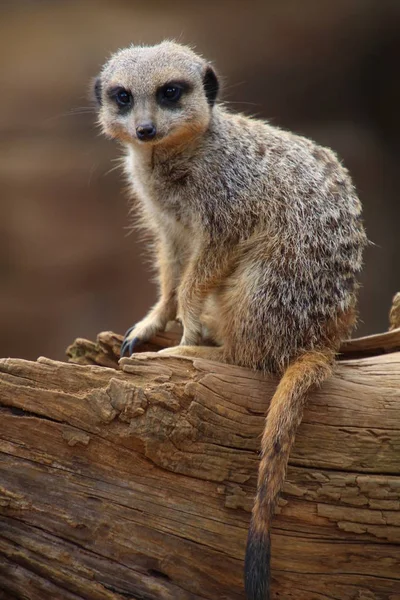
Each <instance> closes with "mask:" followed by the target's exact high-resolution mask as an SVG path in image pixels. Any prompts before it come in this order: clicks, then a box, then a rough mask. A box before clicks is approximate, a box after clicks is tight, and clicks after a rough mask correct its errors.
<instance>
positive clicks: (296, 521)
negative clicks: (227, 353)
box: [0, 329, 400, 600]
mask: <svg viewBox="0 0 400 600" xmlns="http://www.w3.org/2000/svg"><path fill="white" fill-rule="evenodd" d="M178 335H179V334H178V333H177V332H176V331H172V332H170V333H168V334H163V335H162V336H158V337H157V338H155V339H154V340H152V342H151V344H149V345H147V346H146V347H145V348H144V349H145V350H156V349H158V348H160V347H162V346H165V345H168V344H172V343H174V342H175V341H176V339H177V337H178ZM120 340H121V337H120V336H118V335H116V334H112V333H103V334H100V335H99V338H98V340H97V342H96V343H92V342H89V341H87V340H77V341H76V342H75V344H74V345H73V346H71V347H70V348H69V351H68V352H69V356H70V359H71V360H73V361H74V362H75V363H81V364H71V363H69V364H68V363H61V362H56V361H52V360H49V359H44V358H41V359H39V360H38V361H37V362H28V361H24V360H19V359H4V360H2V361H1V362H0V450H1V454H0V459H1V466H0V469H1V474H0V555H1V560H0V598H4V599H10V600H11V599H13V598H18V599H23V598H24V599H26V598H29V600H43V599H47V598H50V599H52V598H54V599H57V600H58V599H61V600H62V599H66V600H69V599H87V600H124V599H126V598H131V599H133V598H135V599H138V600H139V599H141V600H150V599H163V600H167V599H168V600H214V599H226V600H228V599H229V600H239V599H243V597H244V596H243V588H242V569H243V555H244V548H245V541H246V533H247V526H248V522H249V516H250V510H251V506H252V498H253V496H254V491H255V484H256V475H257V466H258V455H257V451H258V447H259V439H260V434H261V431H262V428H263V422H264V415H265V412H266V410H267V408H268V403H269V400H270V398H271V396H272V394H273V391H274V388H275V386H276V381H275V380H274V379H273V378H271V377H264V376H262V375H261V374H259V373H253V372H250V371H248V370H246V369H242V368H239V367H232V366H228V365H222V364H218V363H213V362H209V361H205V360H192V359H179V358H176V357H174V358H168V357H160V356H157V355H156V354H142V355H139V356H136V357H135V358H129V359H128V358H124V359H123V360H122V361H121V363H120V366H121V368H120V369H118V368H117V367H118V352H119V344H120ZM398 349H400V329H393V330H392V331H391V332H388V333H386V334H381V335H379V336H371V337H369V338H363V339H360V340H353V341H352V342H348V343H346V344H344V345H343V348H342V351H343V353H342V356H341V359H342V360H341V361H340V362H339V363H338V365H337V369H336V373H335V376H334V377H333V378H331V380H330V381H328V382H326V384H325V385H324V386H323V387H322V388H321V389H320V390H319V391H317V392H315V393H314V394H312V396H311V398H310V401H309V404H308V408H307V411H306V414H305V417H304V420H303V423H302V425H301V427H300V429H299V433H298V436H297V440H296V444H295V447H294V449H293V452H292V454H291V458H290V466H289V470H288V476H287V481H286V484H285V487H284V491H283V494H282V498H281V500H280V503H279V507H278V509H277V515H276V518H275V521H274V527H273V534H272V538H273V539H272V541H273V560H272V569H273V590H274V591H273V594H272V597H273V598H274V599H278V598H279V600H289V599H294V598H296V600H314V599H315V600H317V599H318V600H328V599H329V600H332V599H336V600H399V598H400V475H399V457H400V352H398V351H397V352H396V350H398ZM355 356H357V357H358V358H355V359H354V358H352V360H349V357H355ZM100 365H103V366H100Z"/></svg>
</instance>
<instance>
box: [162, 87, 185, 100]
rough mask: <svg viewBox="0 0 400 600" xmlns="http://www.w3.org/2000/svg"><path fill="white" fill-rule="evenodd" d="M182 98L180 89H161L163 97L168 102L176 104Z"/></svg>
mask: <svg viewBox="0 0 400 600" xmlns="http://www.w3.org/2000/svg"><path fill="white" fill-rule="evenodd" d="M181 96H182V89H181V88H178V87H176V86H175V85H169V86H168V87H166V88H164V89H163V97H164V98H165V99H166V100H168V101H169V102H177V101H178V100H179V99H180V97H181Z"/></svg>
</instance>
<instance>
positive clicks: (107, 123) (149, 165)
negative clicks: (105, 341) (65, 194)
mask: <svg viewBox="0 0 400 600" xmlns="http://www.w3.org/2000/svg"><path fill="white" fill-rule="evenodd" d="M176 85H178V87H179V85H182V86H183V87H184V91H183V92H182V93H181V95H180V97H179V98H178V100H177V101H175V100H174V102H172V104H171V102H170V101H169V100H168V102H167V101H166V100H165V97H166V94H173V93H174V91H173V89H172V88H174V86H175V88H176ZM116 89H117V90H121V89H122V91H123V93H124V90H125V93H126V94H127V95H128V97H129V98H130V100H129V102H130V104H129V105H126V106H125V105H124V106H122V107H121V105H120V102H121V101H122V100H121V97H120V96H119V95H118V101H117V99H116V94H117V93H118V94H119V92H115V90H116ZM168 89H169V91H166V90H168ZM171 90H172V91H171ZM217 92H218V83H217V78H216V76H215V73H214V71H213V69H212V67H210V65H208V64H207V63H206V62H205V61H204V60H203V59H202V58H201V57H199V56H198V55H196V54H195V53H194V52H192V51H191V50H190V49H189V48H186V47H183V46H180V45H178V44H174V43H172V42H163V43H162V44H159V45H157V46H153V47H136V46H133V47H131V48H128V49H126V50H122V51H120V52H119V53H117V54H115V55H114V56H113V57H111V59H110V60H109V61H108V63H106V65H105V67H104V69H103V71H102V73H101V75H100V78H99V80H98V83H97V86H96V96H97V99H98V102H99V122H100V124H101V126H102V129H103V131H104V132H105V133H106V135H108V136H110V137H112V138H116V139H118V140H120V141H122V142H123V144H124V145H125V148H126V157H125V171H126V173H127V176H128V180H129V183H130V186H131V189H132V195H133V197H134V198H135V199H136V201H137V211H138V212H139V214H140V220H141V223H142V226H144V227H145V228H146V230H147V231H149V232H150V233H151V235H152V237H153V239H154V246H155V260H156V264H157V270H158V275H159V282H160V296H159V300H158V302H157V304H156V305H155V306H154V307H153V308H152V309H151V311H150V312H149V314H148V315H147V316H146V317H145V318H144V319H143V320H142V321H140V322H139V323H137V324H136V325H135V326H134V327H133V328H131V330H129V331H128V333H127V336H126V339H125V342H124V345H123V348H122V353H124V352H125V351H128V352H130V353H131V352H132V351H133V350H134V346H135V344H136V343H137V341H140V340H146V339H148V338H149V337H151V336H152V335H153V334H154V333H156V332H157V331H159V330H161V329H163V328H164V327H165V326H166V324H167V322H168V321H169V320H171V319H174V318H176V317H179V318H180V319H181V321H182V324H183V337H182V340H181V344H180V346H178V347H177V348H173V349H168V350H166V351H163V352H164V353H165V354H184V355H186V356H202V357H208V358H213V359H214V360H224V361H227V362H230V363H234V364H239V365H243V366H246V367H250V368H254V369H261V370H263V371H268V372H274V373H279V374H281V375H283V377H282V380H281V382H280V384H279V386H278V388H277V390H276V393H275V395H274V397H273V399H272V402H271V406H270V409H269V412H268V416H267V420H266V426H265V431H264V435H263V438H262V443H261V462H260V468H259V478H258V491H257V497H256V501H255V505H254V509H253V516H252V522H251V526H250V530H249V539H248V546H247V554H246V568H245V570H246V577H245V581H246V592H247V596H248V598H249V599H251V600H265V599H266V598H269V526H270V521H271V518H272V515H273V510H274V506H275V504H276V500H277V497H278V495H279V492H280V490H281V488H282V484H283V481H284V477H285V471H286V466H287V461H288V456H289V452H290V449H291V446H292V444H293V440H294V436H295V432H296V429H297V427H298V425H299V423H300V421H301V418H302V414H303V408H304V405H305V401H306V397H307V393H308V391H309V389H310V388H311V387H312V386H314V385H319V384H321V383H322V381H323V380H324V379H325V378H326V377H328V376H329V374H330V372H331V368H332V364H333V360H334V355H335V352H336V351H337V349H338V347H339V344H340V341H341V340H342V339H343V338H344V337H345V336H347V335H348V334H349V332H350V330H351V328H352V326H353V323H354V321H355V297H356V291H357V281H356V275H357V273H358V271H359V270H360V268H361V260H362V250H363V248H364V246H365V244H366V237H365V233H364V229H363V225H362V221H361V206H360V202H359V200H358V198H357V196H356V193H355V190H354V187H353V186H352V183H351V180H350V177H349V175H348V173H347V171H346V169H345V168H344V167H343V166H342V165H341V164H340V162H339V161H338V159H337V157H336V156H335V154H334V153H333V152H332V151H331V150H329V149H327V148H321V147H319V146H318V145H316V144H314V143H313V142H312V141H310V140H307V139H305V138H302V137H299V136H296V135H294V134H291V133H289V132H285V131H282V130H280V129H277V128H274V127H271V126H270V125H269V124H268V123H265V122H262V121H258V120H255V119H250V118H247V117H244V116H243V115H233V114H231V113H229V112H228V111H227V110H226V109H225V108H224V107H223V106H221V105H219V104H217V103H216V102H215V100H216V95H217ZM125 98H126V96H125ZM142 124H147V125H148V124H150V125H151V126H153V125H154V131H153V134H154V135H153V134H152V135H153V137H152V138H151V139H148V140H147V141H140V140H139V139H138V136H139V133H140V132H139V130H140V128H141V125H142ZM138 128H139V129H138ZM155 131H156V133H154V132H155ZM205 330H207V332H208V335H212V337H213V339H214V342H215V344H216V347H212V348H210V347H205V346H201V345H200V344H201V341H202V337H203V336H204V332H205Z"/></svg>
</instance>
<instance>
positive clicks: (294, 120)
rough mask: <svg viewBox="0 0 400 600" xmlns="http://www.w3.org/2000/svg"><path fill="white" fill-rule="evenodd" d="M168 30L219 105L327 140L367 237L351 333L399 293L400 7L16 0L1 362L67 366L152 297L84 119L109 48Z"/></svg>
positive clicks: (8, 100)
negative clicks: (71, 352) (216, 79)
mask: <svg viewBox="0 0 400 600" xmlns="http://www.w3.org/2000/svg"><path fill="white" fill-rule="evenodd" d="M165 37H169V38H177V39H179V40H181V41H183V42H186V43H190V44H193V45H195V46H196V48H197V49H198V51H200V52H201V53H203V54H204V55H205V56H207V57H208V58H210V59H211V60H213V61H214V62H215V64H216V66H217V69H218V71H219V72H220V73H221V74H223V75H224V81H225V91H224V99H225V100H227V101H229V102H231V103H232V104H231V106H232V108H233V109H235V110H243V111H245V112H246V113H250V114H257V115H258V116H261V117H264V118H268V119H269V120H270V121H271V122H272V123H275V124H277V125H280V126H282V127H285V128H288V129H292V130H294V131H296V132H299V133H302V134H305V135H307V136H310V137H312V138H314V139H315V140H316V141H318V142H320V143H322V144H326V145H329V146H331V147H333V148H334V149H335V150H336V151H337V152H338V153H339V154H340V156H341V157H342V158H343V160H344V163H345V164H346V166H347V167H348V168H349V169H350V171H351V172H352V174H353V177H354V180H355V183H356V186H357V188H358V190H359V194H360V197H361V199H362V201H363V203H364V207H365V220H366V224H367V229H368V234H369V238H370V239H371V240H372V241H373V242H375V244H376V245H375V246H371V247H370V248H369V250H368V252H367V255H366V267H365V271H364V274H363V278H362V280H363V289H362V291H361V301H360V312H361V319H362V323H361V324H360V327H359V329H358V333H370V332H375V331H378V330H382V329H385V328H386V327H387V312H388V308H389V305H390V300H391V297H392V295H393V294H394V292H395V291H397V290H398V289H400V267H399V248H400V241H399V237H400V229H399V223H400V204H399V194H398V180H399V168H400V164H399V161H398V158H399V150H400V148H399V139H400V87H399V74H400V73H399V65H400V2H398V1H396V0H395V1H393V2H386V1H384V0H376V1H373V0H336V1H335V2H328V1H322V2H321V0H312V1H309V0H305V1H303V2H300V1H299V0H292V1H289V0H287V1H286V0H280V1H279V0H275V1H273V0H270V1H267V0H266V1H264V2H256V1H252V2H250V1H245V0H227V1H214V2H207V1H204V0H203V1H201V2H200V1H199V2H187V1H186V2H185V1H184V0H182V1H176V0H175V1H174V0H169V1H168V2H165V1H164V2H163V1H161V0H160V1H150V0H147V1H145V0H143V1H133V0H131V1H128V0H126V1H123V0H113V1H111V0H110V1H108V2H106V1H101V0H97V1H89V0H79V1H73V0H64V1H63V0H49V1H30V2H29V1H27V0H26V1H22V0H14V1H10V2H6V1H4V0H3V2H1V3H0V45H1V48H0V57H1V58H0V60H1V69H0V104H1V106H0V108H1V110H0V132H1V136H0V158H1V160H0V356H19V357H23V358H36V357H37V356H38V355H47V356H49V357H52V358H63V356H64V349H65V347H66V346H67V344H68V343H70V342H71V341H72V340H73V339H74V338H75V337H77V336H82V337H89V338H93V337H94V336H95V335H96V333H97V332H98V331H101V330H105V329H113V330H114V331H117V332H123V331H124V330H125V329H126V328H127V327H128V326H130V325H131V324H132V323H134V322H135V320H137V319H139V318H140V317H141V316H143V315H144V314H145V312H146V310H147V309H148V307H149V306H150V305H151V303H152V302H153V301H154V299H155V288H154V286H153V285H152V284H151V283H150V282H149V279H150V278H149V271H148V270H147V267H146V261H145V258H146V256H145V251H144V249H143V247H141V246H140V244H139V243H138V241H137V239H136V237H135V234H132V235H129V236H128V235H127V233H128V232H127V229H126V225H127V198H126V197H125V196H124V194H123V181H122V178H121V175H120V173H119V172H118V170H114V171H112V172H109V171H110V169H112V168H113V166H115V163H113V162H112V161H113V159H115V158H116V157H118V155H119V150H118V148H117V147H116V146H115V145H114V144H112V143H111V142H109V141H107V140H105V139H103V138H102V137H99V135H98V131H97V129H96V127H95V115H94V114H93V113H92V112H90V111H89V110H88V108H84V107H89V106H90V103H89V102H88V100H87V89H88V82H89V80H90V78H91V77H93V76H94V75H96V74H97V72H98V71H99V68H100V66H101V65H102V63H103V61H104V59H105V58H106V57H107V56H108V55H109V53H110V52H112V51H114V50H116V49H117V48H120V47H123V46H125V45H128V44H130V43H132V42H135V43H139V42H144V43H154V42H157V41H159V40H161V39H163V38H165Z"/></svg>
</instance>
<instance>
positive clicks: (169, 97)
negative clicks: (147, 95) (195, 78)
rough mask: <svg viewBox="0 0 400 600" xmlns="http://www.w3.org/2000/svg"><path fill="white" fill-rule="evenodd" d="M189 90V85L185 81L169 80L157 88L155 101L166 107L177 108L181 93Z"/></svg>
mask: <svg viewBox="0 0 400 600" xmlns="http://www.w3.org/2000/svg"><path fill="white" fill-rule="evenodd" d="M190 90H191V85H190V83H188V82H187V81H169V82H168V83H165V84H164V85H162V86H160V87H159V88H158V90H157V92H156V98H157V102H158V104H160V105H161V106H165V107H167V108H178V107H179V100H180V99H181V98H182V95H183V94H184V93H187V92H189V91H190Z"/></svg>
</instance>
